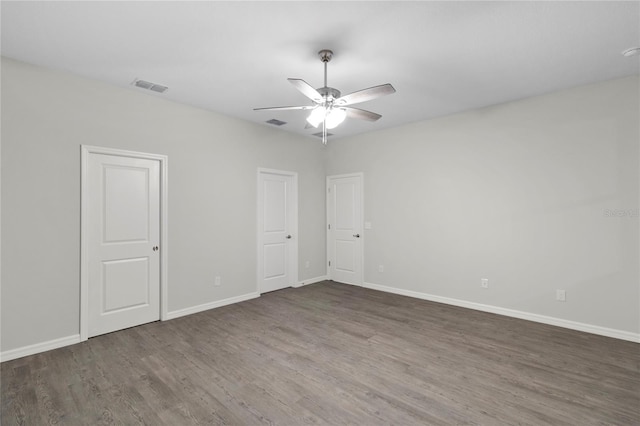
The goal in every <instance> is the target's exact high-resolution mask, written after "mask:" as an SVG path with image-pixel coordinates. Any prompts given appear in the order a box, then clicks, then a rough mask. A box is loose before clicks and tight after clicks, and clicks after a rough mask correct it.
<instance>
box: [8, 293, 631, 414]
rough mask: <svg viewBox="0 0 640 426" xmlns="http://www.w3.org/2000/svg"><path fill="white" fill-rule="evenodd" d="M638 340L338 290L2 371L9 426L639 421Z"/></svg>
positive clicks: (160, 327) (211, 314) (165, 327)
mask: <svg viewBox="0 0 640 426" xmlns="http://www.w3.org/2000/svg"><path fill="white" fill-rule="evenodd" d="M639 364H640V345H639V344H637V343H631V342H625V341H620V340H616V339H610V338H606V337H601V336H595V335H591V334H586V333H580V332H576V331H571V330H566V329H562V328H557V327H552V326H547V325H542V324H537V323H533V322H528V321H523V320H518V319H513V318H508V317H502V316H498V315H492V314H487V313H482V312H477V311H473V310H468V309H463V308H457V307H452V306H447V305H442V304H438V303H432V302H427V301H423V300H417V299H411V298H408V297H402V296H396V295H392V294H387V293H382V292H377V291H373V290H368V289H363V288H359V287H353V286H348V285H343V284H337V283H331V282H324V283H319V284H314V285H310V286H306V287H303V288H299V289H286V290H281V291H277V292H273V293H270V294H266V295H264V296H262V297H260V298H258V299H254V300H251V301H247V302H243V303H239V304H236V305H231V306H226V307H222V308H218V309H213V310H210V311H207V312H203V313H200V314H196V315H191V316H187V317H182V318H178V319H175V320H171V321H166V322H162V323H161V322H157V323H152V324H147V325H144V326H140V327H135V328H131V329H128V330H123V331H120V332H116V333H111V334H108V335H104V336H99V337H96V338H92V339H89V340H88V341H87V342H84V343H81V344H77V345H73V346H68V347H65V348H61V349H57V350H54V351H50V352H46V353H42V354H38V355H33V356H29V357H25V358H21V359H17V360H14V361H9V362H5V363H3V364H2V366H1V379H2V418H1V422H2V425H3V426H9V425H14V424H23V425H44V424H63V425H101V424H124V425H135V424H148V425H172V426H175V425H190V424H233V425H257V424H281V425H300V424H355V425H377V424H395V425H413V424H422V425H439V424H446V425H450V424H483V425H502V424H509V425H515V424H530V425H543V424H553V425H595V424H617V425H633V424H640V372H639V370H640V365H639Z"/></svg>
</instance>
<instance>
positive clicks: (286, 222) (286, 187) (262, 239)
mask: <svg viewBox="0 0 640 426" xmlns="http://www.w3.org/2000/svg"><path fill="white" fill-rule="evenodd" d="M295 177H296V176H295V174H291V173H288V172H276V171H264V170H261V171H259V172H258V291H259V292H260V293H266V292H269V291H274V290H279V289H282V288H285V287H290V286H292V285H293V284H295V282H296V280H297V242H296V234H297V217H296V216H297V210H298V205H297V196H296V188H295V187H296V185H295Z"/></svg>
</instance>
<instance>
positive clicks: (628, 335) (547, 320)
mask: <svg viewBox="0 0 640 426" xmlns="http://www.w3.org/2000/svg"><path fill="white" fill-rule="evenodd" d="M363 287H366V288H370V289H372V290H379V291H384V292H387V293H394V294H399V295H402V296H409V297H414V298H416V299H423V300H429V301H431V302H438V303H444V304H447V305H453V306H460V307H462V308H468V309H475V310H477V311H483V312H490V313H492V314H498V315H504V316H507V317H513V318H520V319H524V320H528V321H534V322H539V323H542V324H549V325H555V326H558V327H564V328H568V329H571V330H577V331H584V332H586V333H592V334H598V335H600V336H607V337H613V338H616V339H621V340H628V341H630V342H636V343H640V333H632V332H629V331H623V330H616V329H613V328H606V327H600V326H597V325H591V324H585V323H582V322H576V321H569V320H565V319H561V318H554V317H549V316H545V315H538V314H532V313H529V312H523V311H517V310H515V309H507V308H501V307H499V306H492V305H484V304H482V303H476V302H469V301H466V300H460V299H452V298H449V297H442V296H436V295H433V294H427V293H421V292H418V291H412V290H404V289H401V288H395V287H388V286H384V285H380V284H372V283H363Z"/></svg>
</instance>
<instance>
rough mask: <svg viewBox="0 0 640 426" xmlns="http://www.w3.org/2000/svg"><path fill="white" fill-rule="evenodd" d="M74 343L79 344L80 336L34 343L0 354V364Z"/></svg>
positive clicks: (75, 335)
mask: <svg viewBox="0 0 640 426" xmlns="http://www.w3.org/2000/svg"><path fill="white" fill-rule="evenodd" d="M76 343H80V334H74V335H72V336H67V337H61V338H59V339H53V340H49V341H47V342H42V343H36V344H34V345H29V346H23V347H21V348H17V349H11V350H8V351H4V352H2V353H0V362H5V361H11V360H12V359H17V358H22V357H24V356H29V355H34V354H37V353H40V352H46V351H50V350H52V349H58V348H61V347H63V346H69V345H75V344H76Z"/></svg>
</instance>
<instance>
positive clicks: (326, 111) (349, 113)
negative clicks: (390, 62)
mask: <svg viewBox="0 0 640 426" xmlns="http://www.w3.org/2000/svg"><path fill="white" fill-rule="evenodd" d="M318 56H319V57H320V60H321V61H322V63H323V64H324V86H323V87H320V88H319V89H314V88H313V87H311V85H309V83H307V82H306V81H304V80H301V79H299V78H289V79H288V80H289V83H291V84H292V85H293V86H294V87H295V88H296V89H298V90H299V91H300V93H302V94H303V95H305V96H306V97H307V98H309V99H311V100H312V101H313V103H314V105H301V106H284V107H267V108H254V111H260V110H262V111H265V110H270V111H274V110H279V111H283V110H311V113H310V114H309V116H308V117H307V123H309V124H310V125H311V126H313V127H316V128H317V127H318V126H319V125H320V124H322V143H323V144H325V145H326V144H327V129H334V128H336V127H337V126H339V125H340V123H342V122H343V121H344V120H345V118H347V117H350V118H356V119H360V120H366V121H376V120H378V119H379V118H380V117H382V116H381V115H380V114H376V113H375V112H371V111H365V110H363V109H359V108H353V107H351V106H350V105H353V104H357V103H360V102H366V101H370V100H372V99H375V98H378V97H380V96H384V95H390V94H391V93H395V91H396V89H394V88H393V86H392V85H391V84H388V83H387V84H382V85H380V86H374V87H369V88H368V89H363V90H359V91H357V92H353V93H350V94H348V95H345V96H341V93H340V91H339V90H338V89H334V88H333V87H329V86H327V64H328V63H329V61H331V58H332V57H333V52H332V51H331V50H328V49H323V50H321V51H320V52H318Z"/></svg>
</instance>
